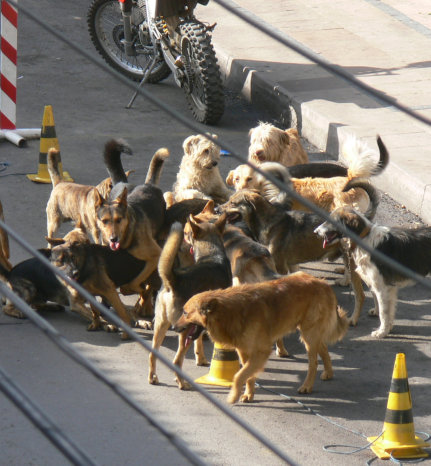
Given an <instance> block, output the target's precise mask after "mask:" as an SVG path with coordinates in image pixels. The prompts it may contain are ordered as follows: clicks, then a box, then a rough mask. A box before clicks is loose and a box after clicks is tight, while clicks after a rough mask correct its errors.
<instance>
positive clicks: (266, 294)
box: [175, 272, 348, 403]
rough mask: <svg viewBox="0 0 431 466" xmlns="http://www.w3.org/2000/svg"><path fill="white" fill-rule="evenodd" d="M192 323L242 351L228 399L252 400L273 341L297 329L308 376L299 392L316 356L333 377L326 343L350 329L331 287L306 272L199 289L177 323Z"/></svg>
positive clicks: (312, 373) (307, 387) (311, 375)
mask: <svg viewBox="0 0 431 466" xmlns="http://www.w3.org/2000/svg"><path fill="white" fill-rule="evenodd" d="M190 324H196V325H199V326H202V327H204V328H206V329H207V331H208V333H209V335H210V337H211V339H212V340H213V341H215V342H217V343H220V344H224V345H230V346H233V347H235V348H236V350H237V352H238V354H239V357H240V360H241V363H242V368H241V369H240V370H239V371H238V372H237V373H236V374H235V376H234V381H233V386H232V389H231V391H230V393H229V396H228V402H229V403H235V402H236V401H238V400H241V401H243V402H250V401H252V400H253V397H254V386H255V380H256V376H257V374H258V372H260V371H261V370H263V368H264V366H265V363H266V361H267V360H268V358H269V356H270V354H271V351H272V345H273V343H274V341H275V340H277V339H278V338H281V337H283V336H284V335H286V334H288V333H292V332H294V331H295V330H296V329H298V330H299V332H300V335H301V340H302V342H303V343H304V345H305V348H306V350H307V354H308V372H307V377H306V379H305V381H304V383H303V384H302V385H301V387H300V388H299V389H298V392H299V393H311V391H312V389H313V385H314V380H315V378H316V373H317V364H318V362H317V355H318V354H319V356H320V357H321V358H322V361H323V365H324V371H323V373H322V375H321V377H320V378H321V379H322V380H329V379H331V378H332V376H333V370H332V364H331V358H330V356H329V353H328V348H327V346H326V345H327V344H328V343H335V342H336V341H338V340H341V339H342V338H343V336H344V335H345V333H346V331H347V328H348V323H347V319H346V316H345V312H344V311H343V310H342V309H341V308H340V307H338V306H337V298H336V296H335V293H334V291H333V290H332V288H331V287H330V286H329V285H328V284H327V283H326V282H325V281H324V280H320V279H318V278H315V277H313V276H311V275H309V274H306V273H303V272H297V273H295V274H292V275H289V276H287V277H282V278H279V279H277V280H272V281H267V282H262V283H256V284H247V285H240V286H234V287H231V288H227V289H225V290H215V291H210V292H208V291H207V292H204V293H200V294H198V295H196V296H194V297H192V298H191V299H190V300H189V301H187V303H186V304H185V306H184V312H183V315H182V317H181V318H180V319H179V320H178V321H177V323H176V326H175V327H176V330H177V331H182V330H183V329H184V328H185V327H186V326H189V325H190ZM191 329H193V327H191ZM194 336H195V335H189V337H194ZM244 384H246V389H245V393H244V394H243V395H242V396H241V391H242V387H243V385H244Z"/></svg>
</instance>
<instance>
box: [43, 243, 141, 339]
mask: <svg viewBox="0 0 431 466" xmlns="http://www.w3.org/2000/svg"><path fill="white" fill-rule="evenodd" d="M58 243H59V242H58V240H57V242H56V244H57V245H56V246H55V247H53V248H52V252H51V262H52V263H53V264H54V265H55V266H56V267H58V268H59V269H60V270H62V271H63V272H64V273H65V274H66V275H67V276H68V277H70V278H72V279H73V280H76V282H77V283H79V284H80V285H82V286H83V287H84V288H85V289H86V290H87V291H88V292H89V293H91V294H93V295H94V296H101V297H102V298H104V299H105V300H106V301H107V302H109V303H110V304H111V305H112V307H113V308H114V309H115V311H116V312H117V314H118V315H119V317H120V318H121V319H122V320H123V321H124V322H125V323H126V324H128V325H132V326H133V325H134V316H132V315H131V314H130V313H129V311H128V310H127V309H126V307H125V306H124V304H123V302H122V301H121V299H120V297H119V295H118V292H117V288H119V287H121V286H124V285H127V284H128V283H130V282H132V281H133V280H135V278H136V277H137V276H139V274H140V273H141V272H142V270H143V269H144V268H145V265H146V263H145V261H142V260H139V259H136V258H135V257H134V256H132V255H131V254H129V253H128V252H127V251H126V250H123V249H120V250H118V251H112V250H111V249H110V248H109V247H107V246H102V245H100V244H88V243H87V244H83V243H72V244H64V245H61V244H58ZM65 286H66V287H67V288H68V290H69V292H70V293H71V295H72V296H73V298H74V299H75V301H76V303H77V304H78V305H80V306H82V307H83V308H85V300H84V299H83V298H81V297H80V296H79V294H78V292H77V291H76V290H75V288H73V287H72V286H70V285H68V284H65ZM136 292H139V289H138V290H137V291H136ZM90 307H91V310H92V323H91V325H90V326H89V327H88V330H98V329H100V328H101V327H102V326H104V327H105V329H106V330H109V329H110V328H111V327H110V326H106V325H104V323H102V321H101V318H100V312H99V310H98V309H96V307H94V306H90ZM121 337H122V338H123V339H127V338H128V335H127V333H125V332H123V333H122V335H121Z"/></svg>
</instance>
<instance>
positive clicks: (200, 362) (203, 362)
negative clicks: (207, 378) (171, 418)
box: [196, 356, 210, 366]
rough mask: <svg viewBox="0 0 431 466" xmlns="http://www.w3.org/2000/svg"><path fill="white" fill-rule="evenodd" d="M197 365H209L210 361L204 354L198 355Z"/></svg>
mask: <svg viewBox="0 0 431 466" xmlns="http://www.w3.org/2000/svg"><path fill="white" fill-rule="evenodd" d="M196 365H197V366H209V365H210V363H209V362H208V360H207V358H206V357H205V356H204V357H202V356H197V357H196Z"/></svg>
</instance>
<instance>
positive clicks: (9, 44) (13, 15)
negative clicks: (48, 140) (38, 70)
mask: <svg viewBox="0 0 431 466" xmlns="http://www.w3.org/2000/svg"><path fill="white" fill-rule="evenodd" d="M0 29H1V38H0V49H1V56H0V90H1V93H0V139H7V140H8V141H10V142H13V143H14V144H16V145H17V146H19V147H21V146H22V145H23V144H24V143H25V139H37V138H40V129H37V128H35V129H16V81H17V44H18V11H17V9H16V8H14V7H13V6H12V5H11V4H10V3H9V2H7V1H6V0H1V27H0Z"/></svg>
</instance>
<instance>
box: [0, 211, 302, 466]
mask: <svg viewBox="0 0 431 466" xmlns="http://www.w3.org/2000/svg"><path fill="white" fill-rule="evenodd" d="M0 227H1V228H3V229H4V230H5V231H6V232H7V233H8V234H9V235H10V236H11V237H12V238H13V239H14V240H15V241H16V242H17V243H18V244H20V245H21V246H22V247H23V248H24V249H25V250H27V251H28V252H29V253H30V254H32V255H33V256H34V257H36V258H37V259H39V260H40V261H41V262H42V263H43V264H44V265H45V266H46V267H48V268H49V269H50V270H51V271H52V272H54V273H55V274H56V275H58V276H59V277H60V278H61V279H62V280H64V281H65V282H66V283H67V284H68V285H71V286H72V287H73V288H75V289H76V290H77V291H78V292H79V293H80V294H81V295H82V296H83V297H84V298H85V299H86V300H87V301H88V302H89V303H90V304H91V305H92V306H94V307H96V308H97V309H98V310H99V311H100V313H101V314H102V315H103V316H104V317H105V318H106V319H108V320H110V321H112V322H113V323H114V324H115V325H116V326H117V327H122V328H123V329H124V331H125V332H127V334H128V335H129V336H130V338H131V339H132V340H134V341H136V342H137V343H139V344H140V345H141V346H143V347H144V348H145V349H146V350H147V351H148V352H151V353H153V354H154V355H155V356H156V357H157V359H158V360H159V361H160V362H161V363H163V364H164V365H165V366H166V367H168V368H169V369H170V370H172V371H173V372H176V373H177V374H178V375H179V376H180V377H182V378H183V379H185V380H186V381H187V382H189V383H190V385H192V387H193V388H194V389H195V390H196V391H197V392H199V393H200V394H201V395H202V396H203V397H205V398H206V399H207V400H208V401H209V402H210V403H211V404H212V405H213V406H215V407H216V408H218V409H219V410H220V411H221V412H222V413H223V414H225V415H226V416H228V417H229V418H230V419H231V420H232V421H234V422H235V423H236V424H237V425H239V426H240V427H241V428H242V429H244V430H245V431H246V432H248V433H249V434H250V435H252V436H253V437H254V438H255V439H256V440H257V441H259V442H260V443H262V445H264V446H266V447H267V448H268V450H270V451H272V452H273V453H274V454H275V455H276V456H278V457H279V458H281V459H282V460H283V461H285V462H286V464H292V465H293V464H295V462H294V461H293V460H292V459H291V458H290V457H289V456H288V455H286V454H285V453H284V452H283V451H282V450H281V449H279V448H278V447H277V446H276V445H274V444H273V443H272V442H271V441H269V440H268V439H267V438H266V437H265V436H263V435H262V434H261V433H260V432H259V431H258V430H257V429H255V428H254V427H252V426H251V425H250V424H248V423H247V422H245V421H244V420H243V419H241V418H240V417H239V416H238V415H236V414H235V413H233V412H232V410H231V409H230V408H229V407H228V406H226V405H225V404H223V403H222V402H220V401H219V400H218V399H217V398H215V397H214V396H213V395H212V394H211V393H210V392H208V391H207V390H205V389H204V388H203V387H202V386H200V385H198V384H196V383H195V381H194V380H193V379H192V378H191V377H190V376H189V375H188V374H186V373H185V372H184V371H183V370H182V369H180V368H179V367H178V366H177V365H175V364H173V363H172V362H171V361H170V360H169V359H167V358H166V357H165V356H164V355H163V354H162V353H160V351H158V350H156V349H154V348H152V347H151V346H150V344H149V343H148V342H147V341H145V340H144V339H143V338H142V337H141V336H140V335H139V334H138V333H136V332H135V330H134V329H133V328H132V327H130V326H129V325H127V324H126V323H125V322H123V320H122V319H120V318H119V317H118V316H117V314H115V313H114V312H112V311H110V310H109V309H108V308H106V307H105V306H103V305H102V304H101V303H99V302H98V301H97V300H96V299H95V297H94V296H93V295H92V294H90V293H89V292H88V291H87V290H86V289H85V288H83V287H82V286H81V285H79V284H78V283H76V281H74V280H72V279H71V278H69V277H68V276H67V275H66V274H64V272H63V271H61V270H59V269H58V268H57V267H55V266H54V265H52V264H51V262H50V261H49V260H48V259H47V258H46V257H44V256H43V255H42V254H41V253H40V252H39V251H37V250H36V249H34V248H33V247H32V246H31V245H30V244H29V243H28V242H27V241H25V240H24V239H23V238H22V237H21V236H20V235H18V234H17V233H16V232H15V231H14V230H13V229H12V228H11V227H9V226H8V225H7V224H6V223H4V222H3V221H1V220H0ZM0 294H3V295H4V296H6V297H7V298H8V299H10V301H12V302H13V303H14V304H15V305H16V306H17V307H18V308H19V309H20V310H21V311H22V312H23V313H24V314H25V315H26V316H27V317H28V318H29V319H30V320H31V321H32V322H33V323H34V324H35V325H37V326H38V328H39V329H40V330H42V331H43V332H44V333H45V335H46V336H47V337H48V338H50V339H51V340H52V341H53V342H54V343H55V344H56V345H57V346H59V347H60V349H62V350H63V351H64V352H65V353H66V354H68V355H69V356H70V357H71V358H72V359H74V360H75V361H76V362H77V363H79V364H81V365H83V366H84V367H86V368H87V369H88V370H89V371H91V372H92V374H93V375H94V376H96V377H97V378H98V379H100V380H102V381H103V382H104V383H106V384H107V385H108V386H109V387H110V388H111V389H112V390H113V391H114V392H115V393H116V394H117V395H119V396H120V397H121V398H122V399H123V400H124V401H126V403H128V404H129V405H130V406H132V407H134V408H135V409H137V411H138V412H139V413H140V414H141V415H143V416H144V417H145V418H146V419H148V420H149V421H150V422H152V423H153V425H154V426H155V427H156V428H158V429H159V430H160V431H161V432H162V433H163V435H165V436H167V437H168V438H169V439H170V440H171V441H173V442H174V441H175V442H176V443H177V444H179V440H178V439H177V438H176V437H175V436H174V435H173V434H171V433H169V432H168V431H166V429H164V428H163V426H162V425H161V424H159V423H158V422H157V421H156V420H155V419H154V418H151V416H149V415H148V413H147V412H146V411H145V410H143V409H142V408H141V407H140V406H139V405H138V404H136V402H135V401H133V399H131V398H130V397H128V396H127V394H126V392H124V390H123V389H122V388H121V386H119V385H118V384H116V383H114V382H112V381H110V380H109V379H108V378H107V377H105V376H104V375H103V373H102V372H101V371H100V370H99V369H97V368H96V367H95V366H93V365H92V364H91V363H90V362H89V361H87V360H86V359H85V358H84V357H82V356H81V355H80V353H78V352H77V351H76V350H75V348H74V347H73V346H72V345H71V344H70V343H69V342H68V341H67V340H66V339H65V338H64V336H62V335H61V334H59V333H58V332H57V331H56V330H55V329H54V328H53V327H52V326H51V325H50V324H49V323H48V322H46V321H45V320H44V319H43V318H42V317H40V316H39V315H38V314H37V313H36V312H34V311H33V310H32V309H31V308H30V307H29V306H28V305H27V304H26V303H25V302H24V301H23V300H22V299H21V298H19V297H18V296H16V295H15V294H14V293H13V291H11V290H10V289H9V288H8V287H7V286H6V285H4V284H3V283H1V282H0ZM69 351H70V353H69ZM196 464H200V463H196Z"/></svg>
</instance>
